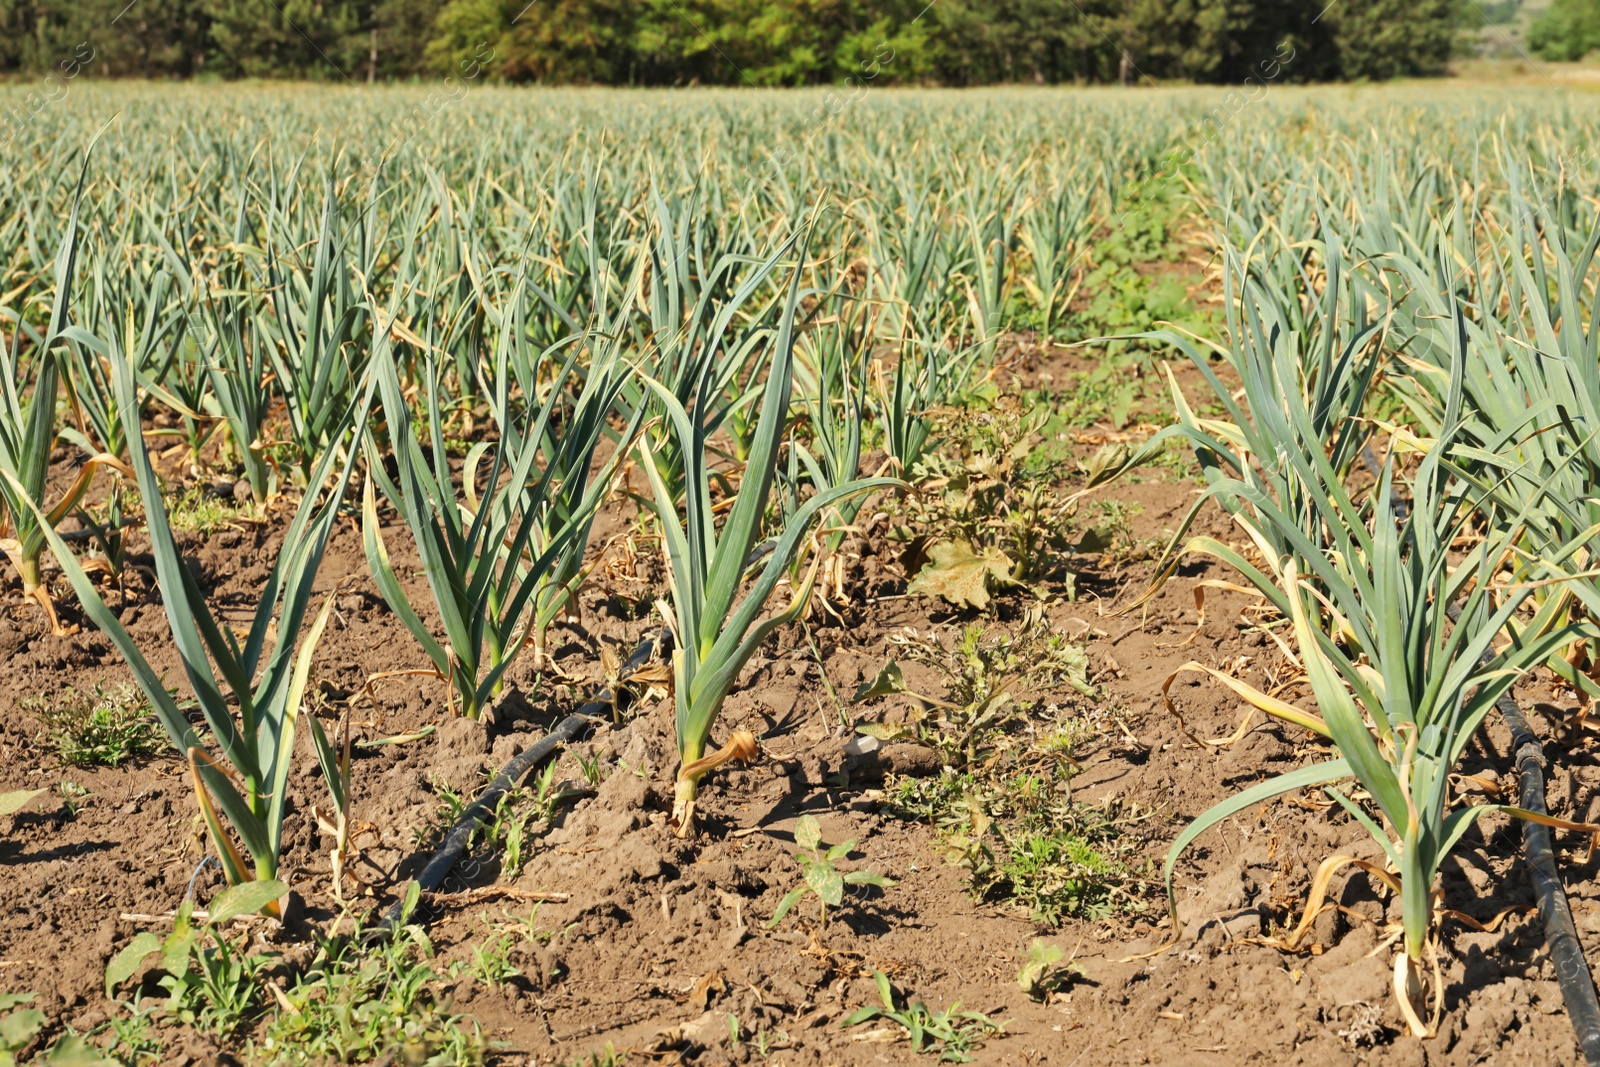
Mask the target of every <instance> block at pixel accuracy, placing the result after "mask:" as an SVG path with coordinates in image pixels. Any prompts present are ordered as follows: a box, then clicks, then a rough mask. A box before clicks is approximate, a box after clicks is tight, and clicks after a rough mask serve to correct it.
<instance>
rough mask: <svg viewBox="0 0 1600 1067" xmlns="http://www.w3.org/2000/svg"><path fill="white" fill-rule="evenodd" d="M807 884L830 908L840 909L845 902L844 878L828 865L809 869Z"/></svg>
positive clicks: (817, 865) (814, 866)
mask: <svg viewBox="0 0 1600 1067" xmlns="http://www.w3.org/2000/svg"><path fill="white" fill-rule="evenodd" d="M806 883H807V884H808V885H810V886H811V888H812V889H813V890H814V891H815V892H816V894H817V896H819V897H821V898H822V902H823V903H824V904H826V905H828V906H829V907H830V908H836V907H838V906H839V904H840V902H841V901H843V900H844V878H843V877H841V876H840V874H839V872H838V871H836V870H834V869H833V868H832V867H830V866H828V865H827V864H823V863H817V864H813V865H812V866H811V867H810V868H808V869H807V870H806Z"/></svg>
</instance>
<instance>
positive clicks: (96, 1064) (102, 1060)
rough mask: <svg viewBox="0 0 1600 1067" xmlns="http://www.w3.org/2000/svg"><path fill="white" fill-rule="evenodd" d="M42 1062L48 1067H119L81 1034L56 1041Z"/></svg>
mask: <svg viewBox="0 0 1600 1067" xmlns="http://www.w3.org/2000/svg"><path fill="white" fill-rule="evenodd" d="M44 1061H45V1063H47V1064H49V1065H50V1067H121V1064H120V1063H118V1062H117V1061H116V1060H113V1059H111V1058H109V1057H108V1056H106V1054H105V1053H104V1052H102V1051H100V1050H99V1049H98V1048H95V1047H94V1046H93V1045H91V1044H89V1042H88V1040H87V1039H86V1038H84V1037H83V1036H82V1035H81V1034H68V1035H67V1036H66V1037H63V1038H62V1039H61V1040H60V1041H57V1042H56V1043H55V1045H54V1046H52V1047H51V1049H50V1053H49V1055H47V1056H45V1058H44Z"/></svg>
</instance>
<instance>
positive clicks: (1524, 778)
mask: <svg viewBox="0 0 1600 1067" xmlns="http://www.w3.org/2000/svg"><path fill="white" fill-rule="evenodd" d="M1495 707H1496V709H1498V710H1499V712H1500V716H1501V717H1502V718H1503V719H1505V721H1506V726H1507V727H1508V728H1509V729H1510V730H1511V751H1512V754H1513V756H1514V758H1515V760H1516V767H1517V778H1518V784H1519V786H1520V789H1519V800H1518V803H1519V804H1520V805H1521V806H1522V807H1524V808H1527V809H1528V810H1529V811H1533V812H1538V813H1539V814H1540V815H1546V814H1548V812H1547V811H1546V810H1545V805H1544V768H1545V759H1544V746H1543V745H1541V744H1539V739H1538V738H1537V737H1535V736H1534V733H1533V730H1532V729H1531V728H1530V727H1529V726H1528V720H1527V719H1526V718H1525V717H1524V716H1523V714H1522V709H1521V708H1519V707H1517V702H1516V701H1515V700H1513V699H1512V698H1511V694H1510V693H1509V692H1508V693H1506V694H1505V695H1504V696H1502V697H1501V698H1500V700H1499V702H1498V703H1497V704H1496V705H1495ZM1522 855H1523V859H1524V860H1525V861H1526V862H1527V865H1528V878H1529V879H1530V880H1531V881H1532V882H1533V895H1534V898H1535V899H1536V900H1537V901H1538V904H1539V917H1540V918H1541V919H1543V920H1544V943H1545V945H1546V947H1547V948H1549V950H1550V959H1551V961H1552V962H1553V963H1554V964H1555V967H1556V980H1557V981H1558V982H1559V983H1560V984H1561V999H1562V1000H1563V1001H1565V1002H1566V1006H1567V1018H1569V1019H1571V1020H1572V1029H1573V1030H1574V1031H1576V1032H1577V1035H1578V1046H1579V1047H1580V1048H1581V1049H1583V1059H1584V1062H1585V1063H1587V1064H1588V1065H1589V1067H1600V999H1596V997H1595V990H1594V976H1593V975H1591V974H1590V973H1589V962H1588V960H1586V959H1584V955H1583V943H1582V942H1580V941H1579V940H1578V930H1577V927H1575V926H1574V925H1573V923H1572V908H1571V907H1569V906H1568V904H1567V893H1566V890H1565V889H1563V888H1562V885H1561V873H1560V872H1559V871H1558V870H1556V857H1555V850H1554V849H1553V848H1552V847H1551V844H1550V827H1548V826H1543V825H1541V824H1539V823H1536V822H1529V821H1528V820H1526V819H1524V820H1523V821H1522Z"/></svg>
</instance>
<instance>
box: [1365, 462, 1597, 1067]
mask: <svg viewBox="0 0 1600 1067" xmlns="http://www.w3.org/2000/svg"><path fill="white" fill-rule="evenodd" d="M1361 451H1362V459H1364V460H1365V461H1366V463H1367V466H1368V467H1370V468H1371V469H1372V473H1373V475H1374V476H1375V477H1381V474H1380V468H1379V466H1378V461H1377V457H1376V456H1374V455H1373V454H1372V449H1371V447H1369V446H1363V447H1362V450H1361ZM1409 507H1410V503H1409V501H1405V500H1402V499H1401V498H1399V497H1395V498H1393V508H1394V513H1395V518H1396V519H1397V520H1399V521H1401V522H1404V521H1405V518H1406V509H1408V508H1409ZM1446 614H1447V615H1449V617H1450V621H1451V622H1455V621H1457V620H1458V619H1459V618H1460V616H1461V610H1460V609H1459V608H1458V607H1456V605H1454V604H1451V605H1449V607H1448V608H1447V609H1446ZM1492 657H1493V649H1485V650H1484V654H1483V660H1484V662H1487V661H1489V660H1490V659H1491V658H1492ZM1495 710H1496V711H1498V712H1499V713H1500V717H1501V718H1502V719H1503V720H1505V724H1506V728H1507V729H1508V730H1510V731H1511V755H1512V760H1513V763H1514V765H1515V766H1516V769H1517V787H1518V788H1517V793H1518V804H1519V806H1521V807H1523V808H1526V809H1527V810H1528V811H1531V812H1535V813H1537V814H1539V815H1548V814H1550V813H1549V811H1548V810H1547V809H1546V808H1545V799H1544V769H1545V767H1546V766H1547V762H1546V760H1545V757H1544V746H1543V745H1542V744H1540V743H1539V738H1538V735H1536V734H1535V733H1534V732H1533V728H1532V727H1531V726H1529V725H1528V719H1527V717H1526V716H1525V715H1523V714H1522V709H1521V708H1520V707H1518V706H1517V701H1516V699H1515V698H1514V697H1513V696H1512V695H1511V690H1510V689H1509V688H1508V689H1507V690H1506V691H1505V692H1504V693H1503V694H1501V696H1500V699H1499V700H1498V701H1496V702H1495ZM1521 821H1522V859H1523V862H1524V864H1526V866H1527V868H1528V880H1529V881H1530V882H1531V883H1532V886H1533V896H1534V900H1535V902H1536V903H1537V904H1538V908H1539V918H1540V920H1541V921H1542V922H1543V923H1544V943H1545V948H1546V949H1547V950H1548V951H1549V953H1550V961H1551V962H1552V963H1553V964H1555V968H1556V980H1557V982H1558V983H1559V984H1560V986H1561V999H1562V1002H1563V1003H1564V1004H1565V1005H1566V1009H1567V1018H1568V1019H1570V1020H1571V1021H1572V1029H1573V1031H1574V1033H1575V1034H1576V1036H1577V1038H1578V1047H1579V1048H1580V1049H1582V1050H1583V1059H1584V1062H1585V1063H1586V1064H1587V1065H1588V1067H1600V997H1596V995H1595V988H1594V975H1593V974H1592V973H1591V972H1590V970H1589V961H1588V960H1587V959H1586V958H1585V957H1584V954H1583V942H1582V941H1580V940H1579V939H1578V929H1577V927H1576V925H1574V923H1573V921H1572V907H1571V905H1569V904H1568V903H1567V892H1566V889H1565V888H1564V887H1563V886H1562V884H1561V872H1560V871H1559V870H1558V869H1557V867H1556V856H1555V849H1554V847H1553V846H1552V845H1551V840H1550V828H1549V827H1548V826H1543V825H1541V824H1539V823H1536V822H1529V821H1528V820H1526V819H1524V820H1521Z"/></svg>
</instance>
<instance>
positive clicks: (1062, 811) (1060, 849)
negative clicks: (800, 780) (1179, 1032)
mask: <svg viewBox="0 0 1600 1067" xmlns="http://www.w3.org/2000/svg"><path fill="white" fill-rule="evenodd" d="M1069 778H1070V773H1068V772H1062V771H1054V770H1046V771H1043V772H1039V771H1034V772H1028V771H1020V770H1017V771H1011V772H1009V773H1006V772H1000V773H994V772H990V773H970V772H969V773H963V774H952V773H946V774H943V775H941V776H939V777H937V778H932V779H916V778H902V779H900V780H899V781H897V782H896V783H894V785H893V787H892V788H891V790H890V792H889V810H890V811H891V812H893V813H894V814H897V815H900V816H901V817H903V818H912V819H920V820H924V821H926V822H928V823H930V824H932V826H933V827H934V829H935V830H936V831H938V833H939V836H940V839H941V841H942V842H943V846H944V855H945V858H946V859H947V860H949V861H950V862H951V863H954V864H956V865H958V866H960V867H963V868H965V870H966V871H967V884H968V888H969V889H971V891H972V894H973V895H974V896H975V897H977V898H979V899H985V900H1010V901H1014V902H1015V903H1016V904H1017V905H1018V906H1020V907H1024V908H1026V909H1027V910H1028V913H1029V914H1030V915H1031V916H1032V917H1033V918H1034V919H1036V920H1038V921H1040V922H1046V923H1050V924H1051V925H1056V924H1059V923H1061V922H1062V921H1064V920H1066V919H1069V918H1088V919H1096V920H1100V919H1107V918H1110V917H1111V916H1113V915H1116V914H1118V913H1127V912H1135V911H1140V910H1143V908H1144V902H1143V891H1144V889H1145V887H1146V882H1147V881H1148V874H1149V872H1148V871H1147V870H1146V869H1145V867H1146V865H1145V864H1143V863H1141V862H1139V861H1138V860H1137V859H1136V858H1135V853H1136V851H1137V848H1138V845H1139V838H1138V837H1137V836H1136V835H1135V834H1133V833H1130V830H1131V829H1132V827H1133V825H1134V824H1135V823H1136V822H1137V821H1138V820H1139V813H1137V812H1134V811H1131V810H1126V809H1123V808H1121V807H1120V806H1118V805H1115V804H1112V805H1107V806H1103V807H1101V806H1092V805H1086V804H1080V803H1078V802H1076V801H1074V800H1073V799H1072V796H1071V793H1070V791H1069V790H1068V788H1067V781H1068V779H1069Z"/></svg>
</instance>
